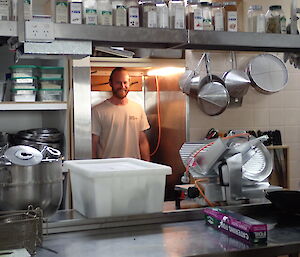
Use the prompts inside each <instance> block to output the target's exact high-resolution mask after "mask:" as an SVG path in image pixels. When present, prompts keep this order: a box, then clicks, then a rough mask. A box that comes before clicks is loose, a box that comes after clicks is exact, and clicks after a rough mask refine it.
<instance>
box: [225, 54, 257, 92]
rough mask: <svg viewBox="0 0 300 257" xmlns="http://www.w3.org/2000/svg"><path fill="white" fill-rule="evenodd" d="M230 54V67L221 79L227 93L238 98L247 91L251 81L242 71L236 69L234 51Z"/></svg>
mask: <svg viewBox="0 0 300 257" xmlns="http://www.w3.org/2000/svg"><path fill="white" fill-rule="evenodd" d="M230 54H231V63H232V69H231V70H229V71H227V72H225V73H224V75H223V80H224V82H225V86H226V89H227V90H228V93H229V95H230V96H231V97H234V98H240V97H243V96H244V95H246V93H247V92H248V88H249V86H250V84H251V81H250V79H249V77H248V75H247V74H246V73H245V72H244V71H240V70H238V69H237V64H236V54H235V52H231V53H230Z"/></svg>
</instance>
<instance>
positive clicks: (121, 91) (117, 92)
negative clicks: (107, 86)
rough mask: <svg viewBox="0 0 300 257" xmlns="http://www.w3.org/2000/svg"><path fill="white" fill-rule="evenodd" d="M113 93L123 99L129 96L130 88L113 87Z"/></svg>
mask: <svg viewBox="0 0 300 257" xmlns="http://www.w3.org/2000/svg"><path fill="white" fill-rule="evenodd" d="M112 92H113V95H114V96H115V97H117V98H119V99H123V98H125V97H126V96H127V94H128V90H125V89H113V90H112Z"/></svg>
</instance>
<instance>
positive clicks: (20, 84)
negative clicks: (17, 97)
mask: <svg viewBox="0 0 300 257" xmlns="http://www.w3.org/2000/svg"><path fill="white" fill-rule="evenodd" d="M10 80H11V87H12V88H36V87H37V78H36V77H15V78H11V79H10Z"/></svg>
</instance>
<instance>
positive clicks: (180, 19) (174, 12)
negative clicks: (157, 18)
mask: <svg viewBox="0 0 300 257" xmlns="http://www.w3.org/2000/svg"><path fill="white" fill-rule="evenodd" d="M169 19H170V23H169V24H170V28H171V29H185V28H186V25H185V6H184V1H182V0H170V1H169Z"/></svg>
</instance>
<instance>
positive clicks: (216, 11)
mask: <svg viewBox="0 0 300 257" xmlns="http://www.w3.org/2000/svg"><path fill="white" fill-rule="evenodd" d="M212 18H213V26H214V30H215V31H224V30H225V9H224V5H223V3H219V2H214V3H212Z"/></svg>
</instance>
